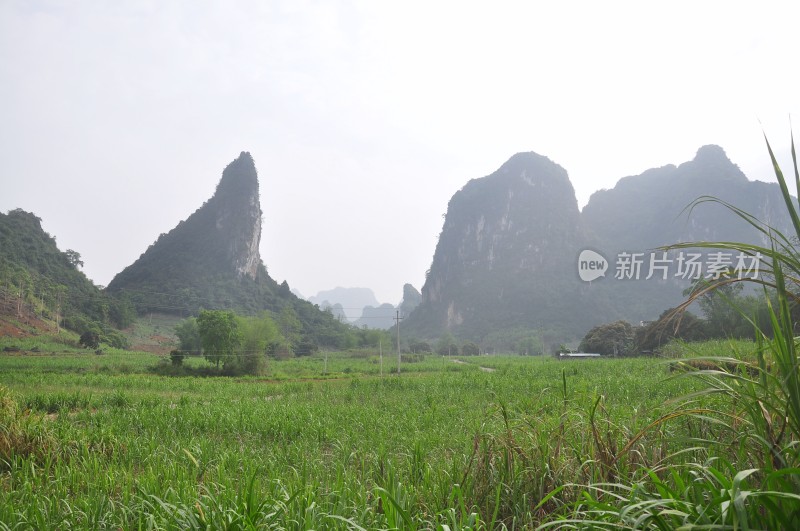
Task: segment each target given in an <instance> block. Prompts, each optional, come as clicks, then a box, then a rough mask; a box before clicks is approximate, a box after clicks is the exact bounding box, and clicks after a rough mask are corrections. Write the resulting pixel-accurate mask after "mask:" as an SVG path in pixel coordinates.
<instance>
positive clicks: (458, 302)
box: [406, 153, 585, 337]
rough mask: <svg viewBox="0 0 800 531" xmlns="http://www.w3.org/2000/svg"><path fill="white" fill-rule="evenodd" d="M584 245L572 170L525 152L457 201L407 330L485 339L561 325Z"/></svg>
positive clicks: (467, 189)
mask: <svg viewBox="0 0 800 531" xmlns="http://www.w3.org/2000/svg"><path fill="white" fill-rule="evenodd" d="M584 243H585V240H584V237H583V233H582V230H581V228H580V212H579V211H578V204H577V200H576V198H575V192H574V189H573V188H572V184H571V183H570V181H569V178H568V176H567V172H566V171H565V170H564V169H563V168H561V167H560V166H558V165H557V164H555V163H554V162H552V161H551V160H549V159H548V158H546V157H543V156H541V155H537V154H536V153H518V154H517V155H514V156H513V157H511V159H509V160H508V161H507V162H506V163H505V164H503V165H502V166H501V167H500V169H498V170H497V171H496V172H495V173H493V174H492V175H489V176H487V177H483V178H480V179H473V180H472V181H470V182H469V183H467V185H466V186H464V188H462V189H461V190H460V191H458V192H457V193H456V194H455V195H454V196H453V198H452V199H451V200H450V203H449V205H448V209H447V214H446V216H445V221H444V227H443V228H442V233H441V235H440V237H439V243H438V245H437V247H436V251H435V254H434V257H433V263H432V265H431V268H430V271H429V272H428V274H427V278H426V282H425V285H424V286H423V288H422V300H421V303H420V306H419V307H418V308H417V310H415V311H414V312H413V313H412V314H411V316H410V317H409V323H408V324H407V325H406V326H407V327H408V328H409V329H410V330H412V331H414V332H419V333H420V334H425V333H426V332H427V331H428V330H431V331H432V330H434V329H436V328H438V329H439V330H441V329H447V330H451V331H453V332H459V331H463V332H466V333H467V335H469V336H471V337H479V336H480V335H481V334H482V333H485V332H487V331H489V330H491V329H492V328H496V327H503V328H509V327H520V326H524V327H528V328H537V327H544V326H552V325H557V321H558V320H559V319H561V318H562V317H563V316H562V315H560V312H562V311H566V310H565V308H564V302H565V300H566V299H568V298H569V297H570V296H571V293H572V292H573V291H574V288H575V286H576V283H575V282H574V277H575V272H574V271H573V268H572V262H573V258H574V257H576V256H577V255H578V253H579V252H580V247H581V246H582V245H583V244H584ZM560 290H568V292H563V293H559V291H560ZM579 313H580V312H579ZM573 317H574V315H573ZM429 335H436V332H433V334H431V333H429Z"/></svg>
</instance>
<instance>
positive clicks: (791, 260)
mask: <svg viewBox="0 0 800 531" xmlns="http://www.w3.org/2000/svg"><path fill="white" fill-rule="evenodd" d="M791 144H792V148H791V150H792V160H793V165H794V177H795V179H794V180H795V189H796V190H798V191H800V172H798V166H797V158H796V154H795V148H794V139H793V138H792V143H791ZM767 150H768V152H769V155H770V158H771V161H772V165H773V168H774V170H775V175H776V177H777V180H778V183H779V185H780V188H781V192H782V195H783V199H784V202H785V207H786V210H787V213H788V214H789V218H790V219H791V221H792V228H793V234H789V235H787V234H783V233H782V232H781V231H779V230H777V229H776V228H774V227H771V226H769V225H767V224H766V223H764V222H762V221H760V220H758V219H756V218H755V217H754V216H752V215H751V214H749V213H747V212H744V211H742V210H741V209H738V208H737V207H735V206H734V205H731V204H728V203H725V202H724V201H721V200H719V199H716V198H714V197H707V196H706V197H701V198H699V199H698V200H696V201H695V202H694V203H693V204H692V205H691V208H696V207H699V206H700V205H702V204H703V203H709V202H710V203H718V204H722V205H723V206H725V207H726V208H728V209H729V210H730V211H731V212H733V213H734V214H735V215H736V216H738V217H739V218H740V219H742V220H743V221H744V222H746V223H747V224H749V225H751V226H752V227H754V228H755V229H756V230H757V231H758V232H760V233H761V234H762V235H763V236H764V237H765V238H766V240H767V241H768V242H769V243H768V245H751V244H746V243H741V242H691V243H685V244H680V245H673V246H669V247H667V248H666V249H675V248H690V247H705V248H711V249H723V250H726V251H731V252H737V253H738V252H741V253H744V254H746V255H749V256H756V255H760V256H761V257H762V259H761V266H760V271H759V273H760V274H759V277H758V278H752V277H744V278H740V276H739V275H737V274H736V272H735V271H731V272H730V275H728V276H727V277H722V278H721V279H720V280H719V281H718V282H715V283H712V284H711V285H710V286H708V287H706V288H704V289H703V290H701V291H699V292H697V293H695V294H694V295H693V296H692V297H691V298H690V299H689V300H687V301H686V304H685V305H684V307H686V306H688V305H689V304H691V303H692V302H693V301H694V299H696V298H697V297H699V296H702V295H703V294H704V293H706V292H707V291H709V290H713V289H716V288H718V287H719V286H721V285H725V284H729V283H736V282H755V283H757V284H760V285H761V286H762V287H763V290H764V297H765V300H766V301H767V303H768V304H769V310H770V319H771V329H770V330H769V333H765V332H761V331H759V329H758V327H757V326H756V324H755V322H753V321H752V320H751V323H752V324H753V328H754V330H755V331H756V333H757V341H756V343H755V345H754V348H753V349H752V351H751V352H750V353H749V354H746V355H744V356H743V355H742V353H741V352H736V351H735V350H734V349H732V348H731V349H730V350H731V352H730V355H727V356H723V355H716V356H705V357H704V359H705V360H706V361H710V362H713V364H714V365H712V366H711V367H708V368H701V369H700V370H695V371H692V372H690V373H688V375H689V377H691V378H692V379H695V380H697V381H699V382H701V384H702V389H701V390H699V391H697V392H695V393H691V394H689V395H686V396H684V397H683V398H682V399H681V400H679V401H676V402H675V408H674V410H673V411H672V412H671V413H668V414H667V415H665V417H663V418H662V419H658V420H657V421H656V422H654V423H653V424H651V425H650V426H648V427H647V430H656V429H658V430H662V429H664V427H665V426H668V425H670V424H673V423H675V422H676V420H679V421H682V422H686V421H687V420H688V419H694V421H695V422H696V423H698V426H705V427H706V428H705V429H704V430H703V431H702V432H698V433H696V434H693V435H692V437H691V441H692V443H693V445H694V446H695V448H694V449H691V450H689V451H688V454H687V453H683V454H682V455H677V454H676V455H672V456H668V458H667V459H665V460H664V461H663V462H662V463H660V464H659V465H658V466H655V467H651V468H646V469H643V470H640V471H638V472H637V473H634V474H618V473H617V471H616V467H617V462H616V461H614V460H612V463H611V464H612V468H611V472H612V473H611V474H610V475H609V476H608V477H607V478H604V479H605V481H595V482H588V483H585V484H583V486H582V487H580V489H581V492H580V495H579V497H578V499H577V500H576V501H574V502H573V503H572V504H570V506H569V510H568V511H565V513H564V516H562V517H561V518H560V519H558V520H556V521H553V522H551V523H549V524H545V525H544V526H543V527H560V528H586V527H591V528H595V529H622V528H624V529H742V530H747V529H787V530H789V529H800V363H799V362H798V356H797V348H798V347H797V344H798V338H797V337H796V336H795V333H796V331H795V323H794V321H793V315H792V310H793V307H794V306H796V304H797V301H798V292H800V290H798V287H800V286H798V284H800V254H798V248H797V245H798V242H799V241H800V216H799V215H798V210H797V208H796V206H795V200H794V199H793V197H792V196H791V194H790V191H789V187H788V185H787V181H786V178H785V176H784V174H783V172H782V171H781V168H780V167H779V165H778V163H777V161H776V159H775V156H774V153H773V151H772V148H771V146H770V144H769V141H767ZM745 317H747V318H750V316H745ZM687 366H688V367H691V366H692V365H688V364H687ZM694 366H695V367H696V366H697V365H696V364H695V365H694ZM685 377H686V376H681V378H685ZM637 437H638V435H637ZM687 455H690V456H691V459H689V460H686V456H687ZM600 458H601V459H602V460H607V459H606V458H605V457H604V456H600ZM609 480H610V481H609ZM552 494H553V496H554V497H555V496H556V495H557V494H558V492H557V491H554V492H553V493H552Z"/></svg>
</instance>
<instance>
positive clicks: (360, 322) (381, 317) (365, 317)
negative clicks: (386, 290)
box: [353, 303, 397, 330]
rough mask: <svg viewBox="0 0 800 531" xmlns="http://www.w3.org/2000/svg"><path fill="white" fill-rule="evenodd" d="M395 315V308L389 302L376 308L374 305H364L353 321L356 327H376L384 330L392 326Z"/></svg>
mask: <svg viewBox="0 0 800 531" xmlns="http://www.w3.org/2000/svg"><path fill="white" fill-rule="evenodd" d="M395 317H397V308H395V307H394V306H392V305H391V304H389V303H383V304H381V305H380V306H378V307H377V308H376V307H374V306H364V309H363V310H362V312H361V317H359V318H358V319H357V320H356V321H355V322H354V323H353V325H354V326H357V327H358V328H362V327H365V326H366V327H367V328H377V329H380V330H386V329H387V328H391V327H393V326H394V323H395Z"/></svg>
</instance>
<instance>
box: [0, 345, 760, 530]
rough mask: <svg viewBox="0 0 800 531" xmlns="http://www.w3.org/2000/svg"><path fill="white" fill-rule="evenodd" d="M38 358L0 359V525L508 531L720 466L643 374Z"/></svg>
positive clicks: (612, 367)
mask: <svg viewBox="0 0 800 531" xmlns="http://www.w3.org/2000/svg"><path fill="white" fill-rule="evenodd" d="M712 347H713V348H715V349H719V348H727V349H729V350H731V347H730V345H712ZM747 347H748V345H747V344H743V345H739V348H740V349H742V350H744V349H746V348H747ZM750 347H751V349H752V346H750ZM39 350H40V352H38V353H28V354H20V353H11V354H4V355H0V386H2V387H0V393H2V395H1V396H0V399H2V401H3V402H2V403H3V408H4V410H3V411H4V413H3V415H4V417H3V420H4V423H5V424H6V426H4V430H5V432H4V433H5V439H0V441H1V442H2V443H4V444H5V446H6V447H5V448H3V447H2V446H0V455H3V461H2V462H0V522H2V524H0V528H8V529H16V528H22V529H27V528H37V529H67V528H80V529H86V528H90V529H111V528H113V529H134V528H137V529H139V528H142V529H185V528H204V529H205V528H207V529H220V528H231V529H245V528H267V529H273V528H274V529H359V528H364V529H377V528H388V529H436V528H439V529H474V528H487V529H494V528H503V527H505V528H508V529H528V528H534V527H536V526H538V525H541V524H545V523H546V522H548V521H550V522H552V521H556V519H558V518H568V517H569V516H570V514H571V513H570V511H571V510H572V509H571V507H573V506H574V505H572V504H573V502H575V501H576V500H578V499H579V498H580V496H581V493H582V492H583V491H584V489H582V487H581V485H588V484H595V483H598V482H609V481H616V480H619V479H620V477H621V476H624V477H626V478H628V479H630V480H636V479H637V478H642V477H645V478H646V477H647V475H648V473H651V472H650V471H651V470H661V471H662V472H664V471H665V470H667V469H668V468H667V467H666V466H665V464H666V463H669V464H670V465H671V466H679V465H681V464H684V463H690V462H695V461H697V460H698V458H702V459H709V458H712V457H713V456H712V455H711V454H710V453H709V452H708V451H707V450H705V449H703V448H698V446H699V444H698V441H701V440H703V439H718V440H724V441H727V443H726V446H730V447H731V452H732V454H731V455H735V454H736V451H737V449H736V447H737V443H736V440H735V434H734V433H731V431H730V430H729V429H728V427H727V426H726V425H724V424H720V423H715V422H713V420H703V418H702V417H694V416H678V417H676V418H675V419H674V420H670V421H666V420H664V421H658V419H660V418H661V417H662V416H664V415H667V414H669V413H670V412H671V411H674V410H675V409H676V407H677V406H676V404H675V403H674V402H672V401H673V400H675V399H676V398H677V397H680V396H685V395H688V394H690V393H692V392H694V391H696V390H698V389H699V388H700V387H701V385H702V384H701V382H699V381H698V380H697V379H696V378H687V377H676V376H675V374H676V373H673V372H672V371H671V368H673V366H672V365H671V364H670V362H669V361H666V360H663V359H661V360H659V359H650V358H648V359H601V360H583V361H558V360H555V359H552V358H537V357H516V356H514V357H511V356H509V357H503V356H491V357H487V356H481V357H475V358H461V360H462V363H455V362H454V360H451V359H448V358H446V357H444V358H443V357H439V356H434V355H429V356H428V357H427V358H425V359H424V360H423V361H418V362H417V363H403V365H402V373H401V374H400V375H397V374H391V373H390V372H389V371H390V370H392V369H396V366H397V365H396V357H390V356H386V357H385V358H384V360H383V368H382V375H381V364H380V359H379V358H378V357H377V356H373V355H368V354H365V353H363V352H359V353H350V354H348V353H329V354H325V353H319V354H317V355H315V356H313V357H308V358H296V359H288V360H280V361H277V360H270V361H269V366H268V372H269V374H268V375H267V376H266V377H263V378H255V377H242V378H232V377H198V376H163V375H159V374H157V373H155V372H154V371H153V367H157V366H158V365H159V364H164V363H165V360H161V359H160V358H159V357H158V356H155V355H153V354H147V353H135V352H124V351H110V352H109V353H106V354H104V355H95V354H93V353H83V352H80V351H68V352H55V353H53V352H45V351H44V349H39ZM702 354H703V353H702V352H701V353H700V355H702ZM672 355H674V356H676V357H680V356H692V355H693V354H692V352H690V351H689V350H687V349H685V348H683V349H673V352H672ZM694 355H696V354H694ZM326 358H327V361H326ZM187 363H190V364H196V365H202V364H204V363H205V362H204V361H203V360H201V359H191V358H190V360H188V362H187ZM482 367H483V368H490V369H493V371H486V370H482V369H481V368H482ZM719 400H721V399H720V398H718V397H716V396H715V395H709V396H704V397H702V401H703V407H707V406H709V405H710V404H709V403H710V402H713V401H719ZM648 426H650V428H649V429H648ZM660 467H661V468H660ZM664 473H665V472H664ZM554 491H555V494H554V495H552V496H550V497H549V498H548V494H549V493H551V492H554Z"/></svg>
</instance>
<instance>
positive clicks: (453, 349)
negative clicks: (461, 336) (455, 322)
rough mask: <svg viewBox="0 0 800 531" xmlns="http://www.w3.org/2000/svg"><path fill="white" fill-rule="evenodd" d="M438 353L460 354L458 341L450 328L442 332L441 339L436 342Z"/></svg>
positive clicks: (443, 354)
mask: <svg viewBox="0 0 800 531" xmlns="http://www.w3.org/2000/svg"><path fill="white" fill-rule="evenodd" d="M436 353H437V354H440V355H442V356H450V355H451V354H458V342H457V341H456V338H454V337H453V334H451V333H450V331H449V330H447V331H445V333H444V334H442V337H440V338H439V341H437V342H436Z"/></svg>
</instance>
